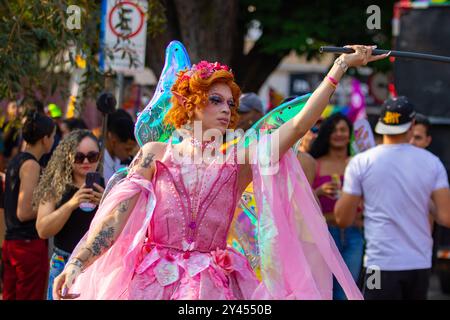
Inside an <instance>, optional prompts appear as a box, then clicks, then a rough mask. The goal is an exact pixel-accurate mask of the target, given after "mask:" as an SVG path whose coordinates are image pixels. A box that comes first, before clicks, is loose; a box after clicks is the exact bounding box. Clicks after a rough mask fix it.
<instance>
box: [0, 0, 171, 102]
mask: <svg viewBox="0 0 450 320" xmlns="http://www.w3.org/2000/svg"><path fill="white" fill-rule="evenodd" d="M71 5H76V6H78V8H80V9H81V11H80V22H81V23H80V27H81V28H79V29H77V28H73V26H71V25H70V23H68V22H69V20H70V17H71V16H73V12H71V11H69V12H68V11H67V8H68V7H69V6H71ZM100 6H101V1H92V0H77V1H63V0H14V1H10V0H0V99H2V98H7V99H14V98H17V96H18V95H19V94H24V95H25V96H27V97H34V96H35V95H36V93H37V92H39V93H40V94H41V95H44V97H45V95H46V94H47V93H53V92H54V91H55V89H56V88H58V90H63V92H62V93H63V95H64V96H65V97H68V89H69V88H67V86H65V85H64V83H67V80H68V78H69V77H70V72H71V67H74V66H75V64H76V56H77V55H80V56H82V57H83V58H84V59H85V61H86V72H85V73H84V76H83V80H82V83H81V85H82V86H83V88H84V90H83V92H82V96H93V95H96V94H97V93H98V92H99V91H101V90H102V89H103V87H104V74H102V73H101V72H100V70H99V65H98V52H99V50H100V49H99V34H100V19H101V14H100V13H101V11H100V9H101V8H100ZM161 10H162V7H161V5H160V3H159V2H158V1H157V0H149V17H150V18H149V19H148V27H147V29H148V32H149V34H150V35H152V34H153V32H155V30H157V29H158V27H159V26H160V25H161V22H163V21H164V20H163V19H164V17H163V16H162V11H161Z"/></svg>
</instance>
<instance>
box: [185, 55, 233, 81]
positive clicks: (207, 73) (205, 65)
mask: <svg viewBox="0 0 450 320" xmlns="http://www.w3.org/2000/svg"><path fill="white" fill-rule="evenodd" d="M219 70H225V71H229V72H231V73H232V70H231V69H230V68H229V67H228V66H227V65H224V64H220V63H219V62H214V63H212V62H208V61H205V60H203V61H200V62H199V63H198V64H194V65H193V66H192V67H191V69H190V70H189V71H187V72H186V73H185V74H184V75H183V77H182V79H190V78H191V77H192V76H193V75H194V73H196V72H198V73H199V76H200V78H202V79H203V80H205V79H208V78H209V77H211V76H212V74H213V73H214V72H216V71H219Z"/></svg>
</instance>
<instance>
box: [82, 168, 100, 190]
mask: <svg viewBox="0 0 450 320" xmlns="http://www.w3.org/2000/svg"><path fill="white" fill-rule="evenodd" d="M94 183H96V184H98V185H99V186H103V184H104V183H103V177H102V176H101V174H100V173H98V172H88V173H87V174H86V188H91V189H94Z"/></svg>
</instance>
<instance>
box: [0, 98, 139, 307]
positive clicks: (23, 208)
mask: <svg viewBox="0 0 450 320" xmlns="http://www.w3.org/2000/svg"><path fill="white" fill-rule="evenodd" d="M62 118H63V117H62V112H61V109H60V108H59V107H58V106H57V105H55V104H53V103H52V104H49V105H48V106H47V107H46V108H44V106H43V104H42V103H41V102H40V101H34V102H33V103H28V102H15V101H14V102H10V103H9V104H8V106H7V119H5V120H6V121H5V123H4V125H3V128H2V134H1V142H2V146H3V149H2V153H1V155H2V163H1V165H2V168H3V170H2V174H3V176H2V183H1V191H2V192H1V204H2V216H1V219H0V220H1V229H0V232H1V235H0V237H1V241H2V251H1V262H2V264H1V274H2V280H1V288H2V297H3V299H5V300H10V299H13V300H23V299H37V300H39V299H43V298H44V297H45V296H44V295H43V294H44V292H45V293H46V295H47V298H48V299H52V284H53V280H54V278H55V277H57V276H58V275H59V273H61V272H62V270H63V268H64V266H65V264H66V263H67V260H68V258H69V256H70V254H71V252H72V250H73V249H74V248H75V246H76V245H77V243H78V242H79V241H80V239H81V238H82V237H83V236H84V234H85V233H86V231H87V230H88V228H89V225H90V223H91V221H92V219H93V217H94V215H95V213H96V210H97V207H95V208H94V209H92V210H85V209H83V208H82V206H80V205H81V204H83V203H92V204H94V205H95V206H97V205H98V204H99V203H100V200H101V198H102V194H103V191H104V187H105V179H103V178H102V180H101V181H100V182H101V183H100V184H97V183H94V185H93V186H90V187H87V186H86V177H87V174H88V173H90V172H101V175H102V177H107V178H106V181H107V179H108V178H109V177H110V176H112V174H113V173H114V172H115V171H117V170H118V169H119V168H122V167H125V166H127V165H128V164H129V163H130V161H131V159H132V157H133V156H134V154H135V152H136V150H135V149H136V146H137V143H136V141H135V139H134V135H133V129H134V122H133V119H132V117H131V115H130V114H128V113H127V112H125V111H124V110H117V111H116V112H114V113H113V114H111V115H110V121H109V122H108V128H107V132H106V134H107V136H106V137H105V139H104V142H103V143H104V144H105V146H104V147H103V152H104V155H103V156H102V154H101V153H102V146H101V144H100V143H101V141H102V140H101V138H102V137H97V136H96V135H94V133H93V131H91V130H88V128H87V126H86V124H85V122H84V121H83V120H82V119H80V118H69V119H62ZM102 159H103V161H102ZM49 240H50V241H49ZM49 257H50V259H49Z"/></svg>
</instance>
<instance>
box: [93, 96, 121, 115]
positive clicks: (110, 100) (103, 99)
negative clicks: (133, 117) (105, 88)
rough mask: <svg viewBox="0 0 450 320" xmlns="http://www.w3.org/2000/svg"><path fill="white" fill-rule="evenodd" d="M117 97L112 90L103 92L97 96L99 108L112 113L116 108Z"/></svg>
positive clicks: (106, 112)
mask: <svg viewBox="0 0 450 320" xmlns="http://www.w3.org/2000/svg"><path fill="white" fill-rule="evenodd" d="M116 104H117V101H116V98H115V97H114V95H113V94H112V93H110V92H103V93H101V94H100V95H99V96H98V98H97V110H98V111H100V112H101V113H103V114H111V113H113V112H114V111H115V110H116Z"/></svg>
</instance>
